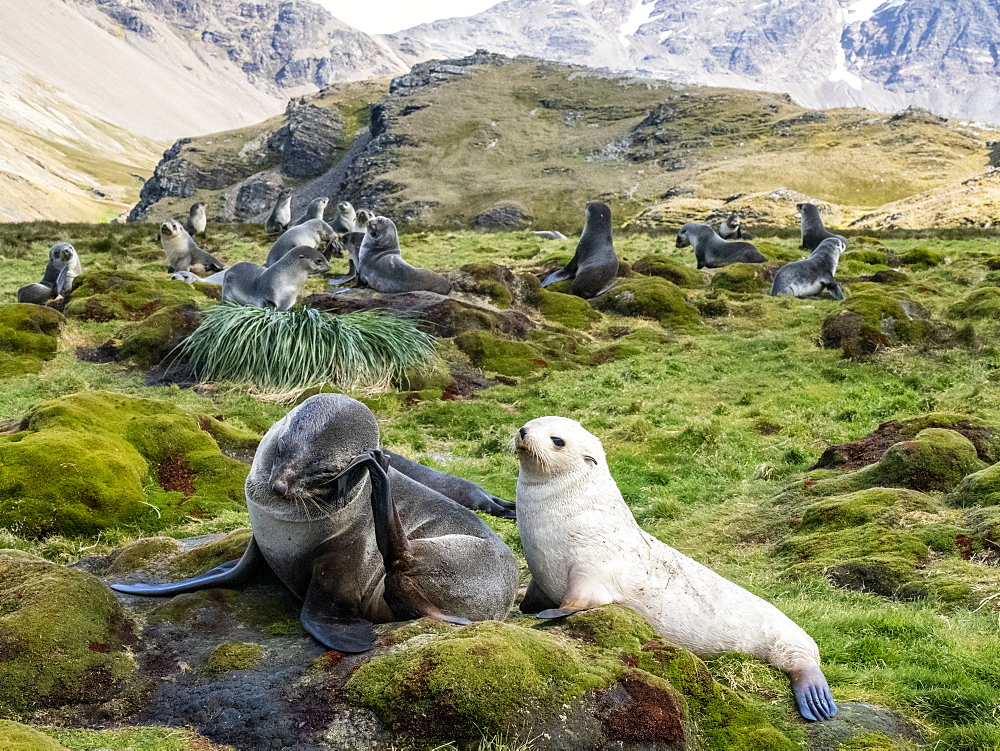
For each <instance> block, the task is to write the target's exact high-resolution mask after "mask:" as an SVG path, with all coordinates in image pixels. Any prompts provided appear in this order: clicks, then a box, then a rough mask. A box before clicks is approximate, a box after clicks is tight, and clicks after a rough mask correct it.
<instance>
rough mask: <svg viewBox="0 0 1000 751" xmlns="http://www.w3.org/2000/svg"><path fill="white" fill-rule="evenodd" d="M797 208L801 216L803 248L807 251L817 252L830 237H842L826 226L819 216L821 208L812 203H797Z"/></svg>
mask: <svg viewBox="0 0 1000 751" xmlns="http://www.w3.org/2000/svg"><path fill="white" fill-rule="evenodd" d="M795 208H796V209H798V211H799V215H800V220H799V224H800V229H801V231H802V247H803V248H805V249H806V250H816V248H818V247H819V244H820V243H821V242H823V241H824V240H826V239H827V238H828V237H840V235H835V234H833V233H832V232H831V231H830V230H828V229H827V228H826V227H825V226H823V219H822V218H821V217H820V215H819V207H818V206H816V205H815V204H811V203H797V204H795Z"/></svg>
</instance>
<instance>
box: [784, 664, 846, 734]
mask: <svg viewBox="0 0 1000 751" xmlns="http://www.w3.org/2000/svg"><path fill="white" fill-rule="evenodd" d="M789 678H791V680H792V693H793V694H795V702H796V703H797V704H798V705H799V713H800V714H801V715H802V716H803V717H805V718H806V719H807V720H812V721H813V722H819V721H822V720H829V719H832V718H833V717H834V715H836V714H837V705H836V704H835V703H834V701H833V695H832V694H831V693H830V686H829V684H827V682H826V677H825V676H824V675H823V671H822V670H820V668H819V665H811V666H809V667H808V668H806V669H804V670H802V671H800V672H794V673H789Z"/></svg>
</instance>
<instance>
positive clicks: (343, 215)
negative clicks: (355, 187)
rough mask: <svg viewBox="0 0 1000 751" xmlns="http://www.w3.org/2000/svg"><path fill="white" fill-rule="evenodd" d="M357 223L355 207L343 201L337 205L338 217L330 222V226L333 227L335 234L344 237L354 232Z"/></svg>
mask: <svg viewBox="0 0 1000 751" xmlns="http://www.w3.org/2000/svg"><path fill="white" fill-rule="evenodd" d="M356 221H357V213H356V212H355V211H354V207H353V206H351V204H350V203H348V202H347V201H341V202H340V203H338V204H337V216H335V217H334V218H333V220H332V221H331V222H330V226H331V227H333V231H334V232H336V233H337V234H338V235H342V234H344V233H345V232H354V230H355V229H356V227H355V222H356Z"/></svg>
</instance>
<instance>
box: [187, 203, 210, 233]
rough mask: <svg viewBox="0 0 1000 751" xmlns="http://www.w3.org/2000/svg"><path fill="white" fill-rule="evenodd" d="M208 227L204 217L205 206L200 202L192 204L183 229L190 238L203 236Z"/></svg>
mask: <svg viewBox="0 0 1000 751" xmlns="http://www.w3.org/2000/svg"><path fill="white" fill-rule="evenodd" d="M207 226H208V217H207V216H205V204H203V203H202V202H201V201H199V202H198V203H196V204H194V205H193V206H192V207H191V210H190V211H189V212H188V218H187V220H185V222H184V229H185V230H187V233H188V234H189V235H191V237H195V236H197V235H204V234H205V228H206V227H207Z"/></svg>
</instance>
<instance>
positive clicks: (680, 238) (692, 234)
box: [677, 222, 767, 269]
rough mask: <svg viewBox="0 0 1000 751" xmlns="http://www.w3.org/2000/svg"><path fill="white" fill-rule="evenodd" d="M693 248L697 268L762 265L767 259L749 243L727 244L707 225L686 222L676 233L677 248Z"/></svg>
mask: <svg viewBox="0 0 1000 751" xmlns="http://www.w3.org/2000/svg"><path fill="white" fill-rule="evenodd" d="M691 245H693V246H694V257H695V259H697V261H698V268H699V269H703V268H706V267H707V268H710V269H718V268H721V267H723V266H728V265H729V264H731V263H764V261H766V260H767V258H765V257H764V254H763V253H761V252H760V251H759V250H757V248H755V247H754V246H753V245H751V244H750V243H746V242H742V241H737V242H727V241H726V240H723V239H722V238H721V237H719V236H718V234H716V232H715V230H714V229H712V228H711V227H710V226H708V225H707V224H701V223H699V222H688V223H687V224H685V225H684V226H683V227H681V228H680V229H679V230H678V231H677V247H678V248H686V247H688V246H691Z"/></svg>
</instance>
